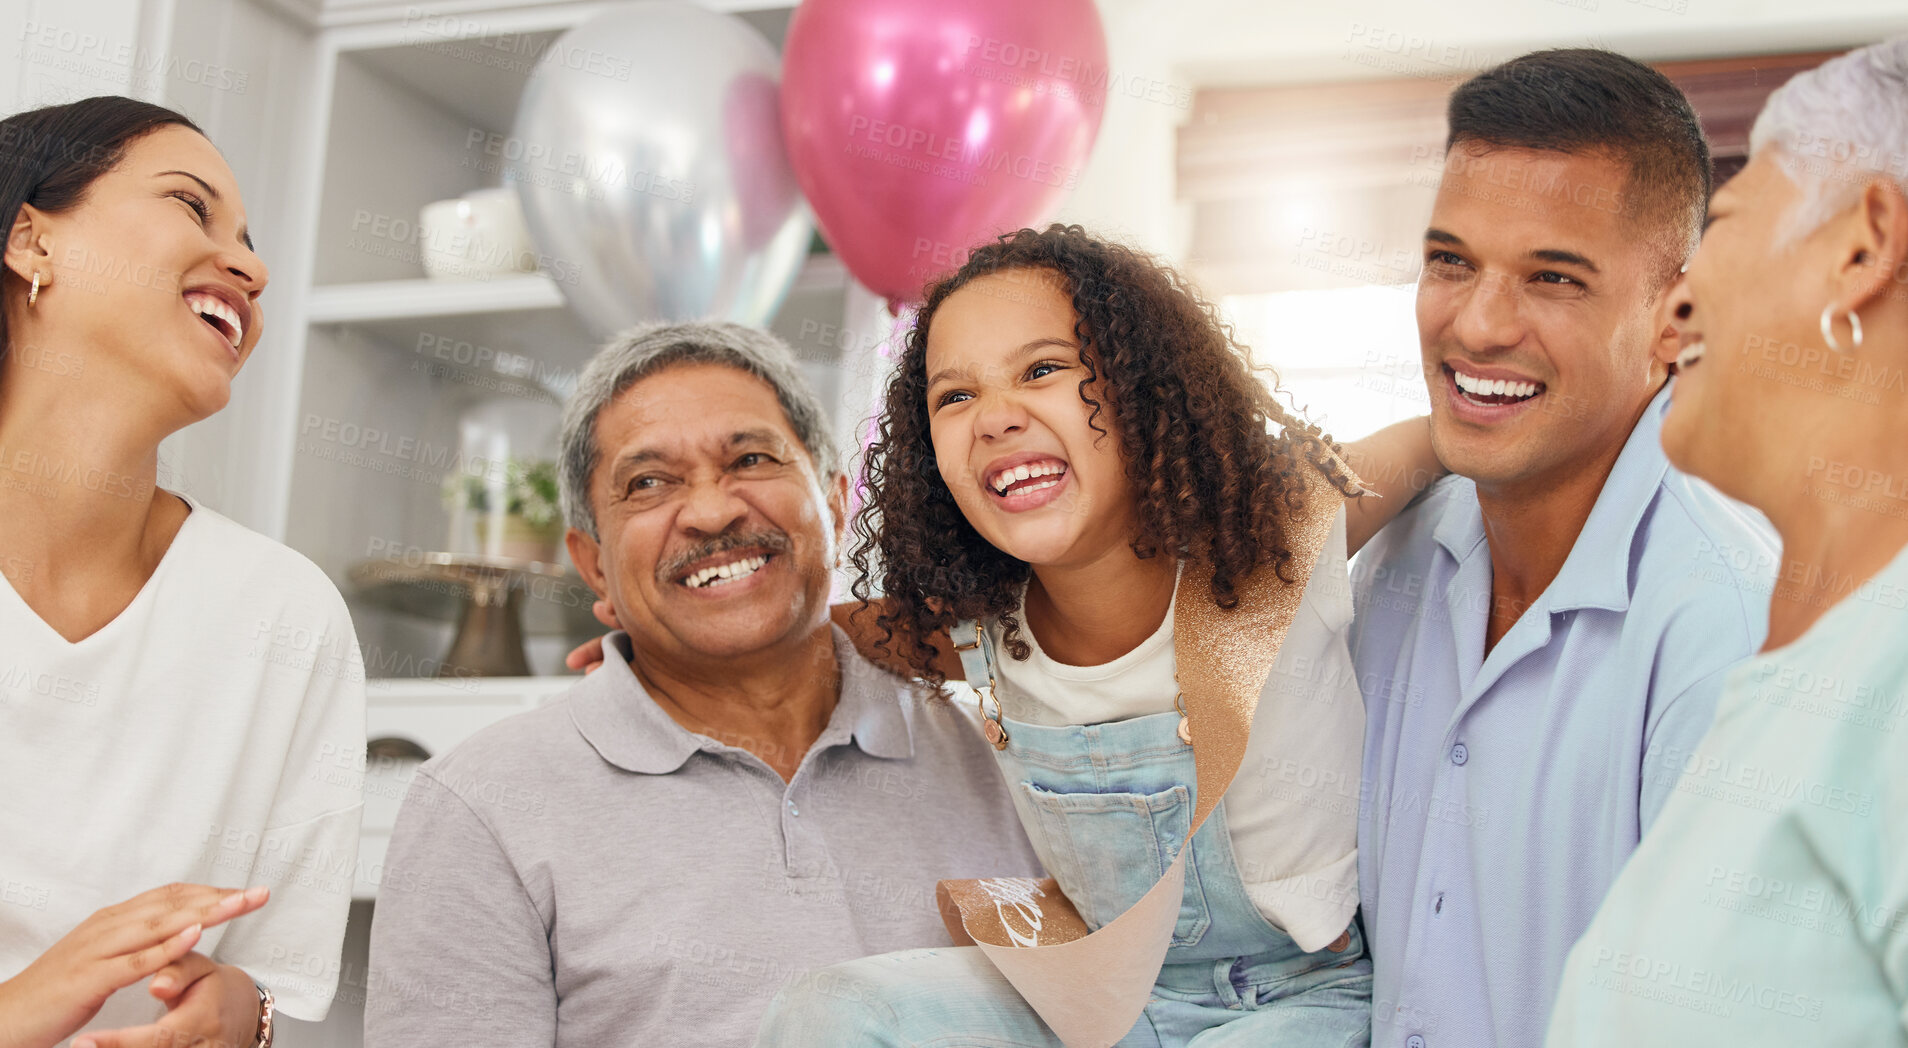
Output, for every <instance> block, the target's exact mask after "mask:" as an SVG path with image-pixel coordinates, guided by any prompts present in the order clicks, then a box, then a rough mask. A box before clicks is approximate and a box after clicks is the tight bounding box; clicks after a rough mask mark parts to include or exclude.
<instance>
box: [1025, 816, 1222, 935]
mask: <svg viewBox="0 0 1908 1048" xmlns="http://www.w3.org/2000/svg"><path fill="white" fill-rule="evenodd" d="M1020 789H1021V792H1022V793H1023V794H1025V796H1026V797H1027V799H1028V801H1029V802H1030V805H1031V807H1032V809H1033V812H1034V815H1035V817H1036V818H1037V819H1039V820H1040V827H1039V828H1040V832H1041V835H1042V836H1043V837H1045V838H1046V840H1047V844H1048V847H1047V849H1046V850H1047V852H1048V856H1047V858H1048V860H1049V861H1048V866H1047V873H1048V874H1049V875H1051V876H1052V877H1053V879H1054V880H1055V881H1057V882H1058V883H1059V885H1060V890H1061V891H1063V892H1066V893H1067V898H1068V899H1070V900H1072V902H1073V905H1074V908H1075V909H1078V910H1079V911H1080V916H1081V918H1083V919H1084V920H1085V921H1086V923H1087V927H1089V928H1092V929H1094V930H1096V931H1097V930H1098V929H1099V928H1100V927H1102V926H1103V925H1105V924H1106V923H1107V922H1108V921H1111V920H1112V919H1113V918H1115V917H1118V916H1119V915H1120V914H1122V913H1125V912H1126V910H1127V908H1129V907H1131V906H1132V905H1133V904H1134V903H1136V902H1138V901H1139V900H1140V896H1142V895H1145V894H1146V892H1147V890H1148V889H1149V888H1151V887H1152V886H1153V884H1154V883H1155V882H1157V881H1158V880H1159V878H1160V877H1161V875H1163V874H1164V873H1165V872H1166V868H1167V867H1168V866H1171V865H1172V862H1173V858H1174V856H1176V855H1178V854H1179V849H1180V848H1182V847H1184V846H1185V844H1186V830H1187V829H1188V828H1189V827H1190V826H1191V825H1192V793H1191V791H1189V790H1188V789H1186V787H1184V786H1173V787H1171V788H1169V789H1166V790H1162V791H1160V792H1158V793H1055V792H1053V791H1052V790H1046V789H1042V788H1041V787H1039V786H1036V785H1034V784H1033V783H1031V782H1022V783H1021V784H1020ZM1193 860H1194V855H1188V856H1186V889H1185V892H1184V893H1183V894H1182V896H1181V898H1180V903H1179V921H1178V923H1177V924H1175V925H1174V927H1173V945H1174V946H1191V945H1192V944H1194V943H1196V942H1198V941H1199V939H1200V937H1201V936H1203V935H1205V934H1206V929H1207V927H1209V926H1210V925H1211V924H1212V914H1211V911H1210V910H1208V909H1207V906H1206V893H1205V890H1204V889H1203V887H1202V886H1201V885H1200V883H1199V870H1198V869H1197V868H1196V867H1195V866H1194V864H1193Z"/></svg>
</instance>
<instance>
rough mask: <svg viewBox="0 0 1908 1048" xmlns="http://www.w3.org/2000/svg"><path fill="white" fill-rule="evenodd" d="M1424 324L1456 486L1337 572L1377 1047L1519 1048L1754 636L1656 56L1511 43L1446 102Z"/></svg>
mask: <svg viewBox="0 0 1908 1048" xmlns="http://www.w3.org/2000/svg"><path fill="white" fill-rule="evenodd" d="M1449 115H1450V130H1449V139H1448V142H1447V157H1446V161H1445V169H1444V178H1443V181H1442V183H1441V185H1440V186H1439V189H1438V194H1437V199H1436V203H1435V204H1434V206H1433V210H1432V214H1431V220H1430V223H1429V228H1428V229H1427V230H1426V232H1425V237H1424V272H1423V276H1422V277H1421V279H1420V282H1419V285H1418V306H1417V312H1418V333H1419V338H1420V342H1421V348H1422V352H1423V361H1424V367H1425V377H1426V382H1427V385H1428V386H1429V387H1430V393H1431V408H1432V410H1431V420H1432V421H1431V433H1432V443H1433V446H1434V447H1435V448H1436V449H1437V453H1438V457H1439V458H1440V459H1441V460H1442V461H1443V462H1444V464H1445V465H1447V466H1448V467H1450V469H1451V471H1452V473H1454V474H1456V476H1453V477H1451V478H1449V479H1447V480H1445V481H1442V482H1440V483H1439V484H1437V485H1436V486H1435V487H1433V488H1432V490H1431V492H1430V493H1429V494H1428V495H1427V496H1426V497H1425V498H1424V499H1423V500H1422V501H1421V502H1420V503H1419V504H1418V505H1416V506H1414V507H1412V508H1410V509H1409V510H1407V511H1406V512H1405V513H1403V514H1401V515H1400V516H1399V517H1398V519H1397V521H1396V522H1395V523H1393V524H1392V525H1391V527H1390V528H1388V529H1387V530H1386V531H1384V532H1381V533H1380V534H1379V536H1378V537H1377V538H1376V539H1375V540H1373V542H1372V543H1371V545H1370V546H1368V547H1366V549H1365V551H1364V552H1363V553H1362V554H1361V556H1360V557H1359V560H1358V562H1357V563H1356V565H1355V566H1354V569H1353V578H1354V587H1355V598H1354V605H1355V607H1356V609H1357V617H1356V620H1355V622H1354V626H1353V632H1352V638H1351V649H1352V655H1353V658H1354V660H1355V662H1356V665H1357V669H1358V676H1359V679H1360V682H1361V684H1362V685H1363V686H1364V688H1365V692H1366V706H1367V712H1366V736H1365V757H1364V784H1363V796H1362V798H1361V810H1360V820H1359V822H1360V825H1359V836H1358V860H1359V885H1360V897H1361V901H1362V905H1363V908H1364V920H1365V928H1366V932H1367V938H1368V940H1369V942H1370V943H1371V950H1372V957H1373V962H1374V976H1375V988H1374V993H1373V1010H1374V1015H1373V1027H1372V1043H1373V1044H1374V1045H1376V1046H1381V1048H1440V1046H1452V1048H1489V1046H1494V1045H1501V1046H1504V1048H1521V1046H1526V1045H1534V1044H1538V1043H1540V1042H1541V1041H1542V1039H1543V1034H1544V1024H1545V1021H1546V1019H1547V1018H1548V1015H1549V1012H1550V1008H1551V1004H1552V1001H1553V1000H1554V999H1555V997H1556V994H1557V989H1558V982H1559V977H1560V974H1561V972H1562V968H1563V963H1564V959H1565V956H1566V954H1567V953H1568V951H1569V949H1570V947H1571V945H1572V944H1573V943H1574V942H1575V941H1576V939H1577V937H1578V936H1579V935H1580V934H1582V932H1583V930H1584V928H1585V927H1586V926H1587V925H1588V923H1589V921H1590V917H1591V915H1592V914H1593V913H1594V912H1595V910H1596V908H1597V905H1598V903H1599V902H1600V901H1601V900H1602V898H1603V896H1604V895H1605V893H1606V892H1607V891H1608V890H1609V888H1610V885H1611V883H1612V881H1613V880H1614V879H1615V877H1616V874H1617V871H1618V870H1619V869H1620V868H1621V867H1622V865H1623V863H1624V860H1625V859H1626V858H1627V857H1628V856H1629V854H1630V853H1631V852H1632V851H1633V850H1634V849H1635V848H1636V846H1637V842H1638V840H1639V838H1640V837H1641V835H1642V833H1643V831H1644V830H1645V829H1647V828H1648V826H1649V825H1650V823H1651V821H1652V820H1653V819H1654V818H1655V816H1656V814H1657V812H1658V811H1659V810H1660V809H1661V808H1662V806H1663V804H1664V802H1665V800H1666V799H1667V798H1668V796H1669V794H1670V792H1671V791H1672V790H1673V789H1674V788H1675V787H1676V784H1677V777H1678V775H1679V773H1680V772H1681V770H1682V767H1683V765H1684V762H1685V761H1686V760H1687V759H1688V757H1689V754H1690V751H1691V749H1692V747H1693V746H1694V745H1695V743H1696V741H1697V740H1698V739H1699V738H1700V737H1701V736H1702V734H1703V732H1704V731H1705V730H1706V729H1707V728H1708V727H1709V723H1710V720H1711V717H1712V715H1713V712H1714V709H1715V704H1716V700H1717V697H1718V695H1719V693H1720V689H1721V685H1722V680H1723V677H1724V675H1725V673H1726V672H1727V670H1728V669H1729V668H1730V667H1731V666H1733V665H1734V664H1735V663H1737V662H1738V661H1740V660H1742V659H1743V658H1745V657H1746V656H1748V655H1749V654H1750V653H1751V652H1752V651H1753V650H1754V649H1755V647H1756V646H1757V644H1759V643H1760V642H1761V640H1762V637H1763V633H1764V631H1765V628H1766V613H1767V598H1766V594H1767V592H1768V585H1769V583H1770V581H1771V580H1772V578H1773V575H1774V570H1775V564H1776V557H1775V550H1774V546H1773V541H1772V535H1771V533H1770V532H1769V531H1768V530H1767V528H1766V524H1764V523H1763V522H1761V521H1760V520H1759V519H1757V518H1755V517H1753V516H1752V515H1750V514H1749V513H1748V512H1747V511H1745V510H1743V509H1742V508H1741V507H1739V506H1736V505H1735V504H1734V503H1731V502H1729V501H1728V500H1726V499H1724V498H1723V497H1722V496H1720V495H1718V494H1717V493H1715V491H1714V490H1713V489H1710V488H1709V487H1707V486H1706V485H1704V484H1702V483H1700V482H1698V481H1695V480H1692V479H1691V478H1689V477H1687V476H1684V475H1683V474H1681V473H1678V472H1676V471H1675V470H1673V469H1671V468H1670V467H1669V464H1668V462H1667V460H1666V459H1665V458H1664V455H1663V451H1662V448H1661V445H1660V442H1659V440H1658V435H1659V433H1660V432H1661V430H1662V420H1663V413H1664V410H1665V408H1666V407H1667V406H1668V402H1669V397H1670V396H1671V390H1672V387H1673V386H1674V380H1673V379H1672V378H1671V377H1670V371H1671V368H1670V365H1671V363H1672V362H1673V361H1674V360H1675V358H1676V353H1677V350H1678V348H1679V347H1678V338H1677V335H1676V333H1675V332H1674V330H1673V329H1672V328H1670V327H1669V326H1668V325H1667V323H1666V322H1665V320H1666V318H1663V317H1660V316H1659V311H1660V308H1661V306H1662V299H1663V298H1664V293H1665V292H1666V291H1667V290H1668V288H1669V287H1670V286H1671V283H1672V281H1674V279H1675V278H1676V275H1677V272H1678V269H1679V268H1680V266H1681V265H1682V263H1683V262H1684V260H1685V259H1686V258H1688V256H1689V253H1690V252H1691V251H1692V250H1693V249H1694V247H1695V243H1696V240H1697V237H1698V236H1699V234H1700V231H1701V227H1702V222H1703V215H1704V210H1705V206H1706V203H1707V200H1708V195H1709V185H1710V166H1709V150H1708V145H1707V143H1706V142H1705V141H1704V139H1703V135H1702V131H1701V129H1700V127H1699V125H1698V124H1697V121H1696V117H1695V114H1694V113H1693V112H1692V111H1691V110H1690V107H1689V103H1688V102H1687V100H1686V99H1684V98H1683V96H1682V94H1681V93H1680V92H1679V91H1677V89H1676V88H1675V86H1674V85H1672V84H1671V83H1670V82H1669V81H1668V80H1667V79H1665V78H1664V77H1663V76H1662V75H1661V74H1659V73H1657V72H1655V71H1653V70H1651V69H1649V68H1648V67H1646V66H1643V65H1641V64H1639V63H1637V62H1634V61H1632V60H1630V59H1627V58H1624V57H1622V56H1620V55H1616V54H1612V53H1610V52H1607V51H1596V50H1566V51H1548V52H1540V53H1537V54H1531V55H1526V56H1524V57H1522V58H1518V59H1515V60H1513V61H1511V62H1508V63H1505V64H1504V65H1501V66H1498V67H1497V68H1495V69H1492V70H1490V71H1488V72H1486V73H1484V74H1482V75H1480V76H1478V77H1477V78H1475V79H1473V80H1471V81H1469V82H1467V83H1465V84H1464V85H1463V86H1461V87H1459V88H1458V89H1457V91H1456V92H1454V93H1453V95H1452V97H1451V101H1450V114H1449Z"/></svg>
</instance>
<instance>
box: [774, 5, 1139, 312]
mask: <svg viewBox="0 0 1908 1048" xmlns="http://www.w3.org/2000/svg"><path fill="white" fill-rule="evenodd" d="M1116 83H1117V82H1116V81H1115V80H1114V79H1113V78H1112V77H1111V76H1110V75H1109V74H1108V72H1107V65H1106V34H1105V31H1104V30H1103V29H1102V28H1101V26H1100V15H1099V12H1098V11H1097V10H1095V8H1094V5H1093V0H805V2H804V3H802V4H801V5H800V6H798V7H797V8H796V9H795V14H794V16H793V17H792V18H791V19H790V21H789V26H788V37H787V40H786V41H785V43H784V45H783V58H782V132H783V137H784V138H785V140H786V142H787V147H788V159H789V165H790V166H791V167H793V168H794V169H795V178H796V181H797V182H798V183H800V185H801V187H802V192H803V193H804V194H806V195H807V197H808V202H809V205H810V206H811V207H812V208H813V209H814V211H815V218H816V221H817V222H818V223H819V224H820V226H821V229H822V235H823V236H824V237H826V238H827V240H828V243H829V244H830V245H831V246H832V247H833V248H834V249H835V253H836V254H838V255H840V256H841V260H842V262H843V263H844V264H846V265H847V267H848V271H849V272H850V273H852V274H854V276H855V279H857V280H859V281H860V282H861V283H862V284H863V285H865V286H866V287H867V288H868V289H869V290H871V291H874V292H875V293H877V294H880V295H883V296H885V297H886V298H887V299H888V300H889V302H890V304H899V303H903V302H913V301H917V300H918V299H919V298H920V294H921V290H922V287H923V286H924V285H925V284H926V283H927V282H928V281H930V280H931V279H933V278H935V277H937V276H941V275H944V274H946V273H948V272H950V271H952V270H954V269H956V268H959V266H960V264H961V263H962V262H963V261H965V260H966V258H967V253H968V252H969V251H970V250H972V249H973V248H974V247H975V246H976V245H978V244H980V243H982V242H984V241H986V240H989V239H991V238H993V237H994V236H997V235H998V234H1000V233H1004V232H1010V231H1012V230H1015V229H1019V228H1021V227H1022V226H1029V225H1034V224H1037V223H1040V222H1043V221H1045V220H1046V219H1047V218H1049V217H1050V216H1051V215H1052V214H1053V212H1054V210H1055V209H1056V208H1058V207H1059V205H1060V201H1061V200H1062V199H1063V198H1065V196H1066V194H1067V193H1068V192H1069V191H1070V190H1072V189H1073V187H1074V186H1075V184H1076V183H1077V182H1078V181H1079V178H1080V174H1081V170H1082V168H1083V166H1084V165H1085V163H1086V159H1087V155H1088V154H1089V153H1091V152H1092V150H1093V139H1094V136H1095V135H1096V134H1098V133H1099V129H1100V116H1101V113H1102V112H1103V111H1104V110H1105V108H1106V93H1107V91H1108V89H1109V87H1110V86H1116Z"/></svg>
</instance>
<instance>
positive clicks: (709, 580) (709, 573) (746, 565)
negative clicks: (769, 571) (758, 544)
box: [682, 556, 768, 589]
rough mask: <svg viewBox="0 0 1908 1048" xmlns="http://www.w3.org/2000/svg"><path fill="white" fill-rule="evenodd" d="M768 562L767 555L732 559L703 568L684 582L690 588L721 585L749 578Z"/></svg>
mask: <svg viewBox="0 0 1908 1048" xmlns="http://www.w3.org/2000/svg"><path fill="white" fill-rule="evenodd" d="M767 563H768V558H767V557H761V556H756V557H750V558H748V559H747V560H737V561H731V562H729V563H727V564H717V565H715V566H714V567H709V568H703V569H702V570H701V571H698V572H696V573H695V574H694V575H691V576H689V577H688V578H686V579H683V580H682V584H683V585H685V586H687V587H689V588H690V589H703V588H705V587H708V586H720V585H722V584H724V583H727V582H733V581H735V580H736V579H741V578H747V577H748V576H750V575H753V574H755V573H756V572H757V571H760V570H761V569H762V565H764V564H767Z"/></svg>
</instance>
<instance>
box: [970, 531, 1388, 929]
mask: <svg viewBox="0 0 1908 1048" xmlns="http://www.w3.org/2000/svg"><path fill="white" fill-rule="evenodd" d="M1346 564H1347V558H1346V556H1345V511H1344V510H1343V509H1342V508H1341V509H1340V510H1339V511H1338V518H1337V520H1336V521H1334V522H1333V524H1332V533H1331V535H1330V537H1328V538H1327V539H1326V541H1325V548H1324V549H1323V550H1322V551H1320V553H1319V558H1318V563H1317V564H1316V565H1314V566H1313V568H1312V576H1311V580H1310V582H1309V583H1307V585H1306V587H1305V593H1304V594H1303V596H1302V597H1301V598H1300V601H1299V610H1298V614H1297V615H1296V616H1295V617H1294V618H1293V620H1292V625H1291V627H1290V629H1288V631H1287V632H1286V635H1285V642H1284V644H1283V645H1282V646H1281V647H1280V648H1279V656H1278V660H1277V661H1276V662H1275V663H1274V664H1273V667H1272V674H1271V676H1270V677H1268V678H1267V679H1266V683H1265V689H1264V691H1262V692H1261V693H1260V696H1259V709H1258V712H1257V713H1256V714H1255V715H1254V718H1253V721H1252V738H1251V739H1250V740H1249V741H1248V742H1247V744H1246V752H1245V758H1244V760H1243V761H1241V763H1240V765H1239V775H1238V778H1237V779H1235V780H1233V783H1232V789H1231V790H1230V791H1228V792H1227V793H1226V799H1225V814H1226V825H1227V829H1228V831H1229V833H1230V834H1231V836H1232V851H1233V856H1234V858H1235V859H1236V860H1237V862H1238V865H1239V873H1240V875H1241V876H1242V878H1243V879H1244V881H1245V888H1246V894H1247V895H1249V896H1250V897H1251V899H1252V902H1253V904H1254V905H1255V906H1257V907H1258V910H1259V912H1260V913H1261V914H1263V915H1264V916H1265V919H1266V920H1268V921H1271V922H1272V923H1273V924H1276V925H1278V926H1279V927H1280V928H1282V929H1284V931H1285V933H1286V934H1287V935H1290V936H1291V937H1292V939H1293V941H1295V942H1297V943H1298V945H1299V947H1300V948H1301V949H1304V950H1306V951H1308V952H1309V951H1314V950H1319V949H1323V948H1324V947H1325V946H1327V945H1328V944H1330V943H1331V942H1332V941H1333V940H1334V939H1336V938H1338V936H1339V934H1340V933H1341V932H1343V931H1344V930H1345V928H1346V926H1347V925H1349V924H1350V923H1351V920H1352V914H1353V912H1354V911H1356V910H1357V909H1358V784H1359V773H1360V757H1361V754H1362V751H1363V747H1364V742H1365V703H1364V697H1363V695H1362V694H1361V693H1360V692H1359V690H1358V681H1357V678H1356V677H1355V676H1354V675H1353V671H1352V660H1351V652H1350V650H1349V649H1348V648H1347V647H1346V641H1345V633H1346V630H1347V629H1348V628H1349V627H1350V625H1351V618H1352V605H1351V583H1350V577H1349V575H1348V574H1347V567H1346ZM1020 621H1021V623H1022V629H1021V631H1020V635H1021V637H1022V638H1023V639H1025V640H1026V641H1027V644H1028V646H1029V647H1031V648H1032V649H1033V653H1032V655H1031V656H1030V657H1029V658H1028V659H1027V660H1026V661H1025V662H1022V661H1019V660H1017V659H1015V658H1013V657H1012V656H1011V655H1008V654H1007V649H1006V647H1005V646H1004V645H1003V644H1002V643H1001V629H1000V624H999V622H997V621H996V622H992V623H990V624H989V629H990V630H991V632H992V634H993V639H994V650H995V651H997V652H999V653H1000V658H999V662H998V664H997V665H996V666H995V667H994V675H995V680H996V687H995V691H996V693H997V694H998V695H999V697H1000V703H1001V711H1002V713H1004V714H1005V715H1006V716H1007V717H1008V718H1009V719H1010V720H1019V721H1024V722H1026V723H1030V724H1042V725H1063V724H1105V723H1109V722H1112V721H1121V720H1128V719H1130V718H1133V717H1144V716H1147V715H1150V714H1155V713H1164V712H1166V711H1168V710H1171V709H1173V708H1174V706H1173V698H1174V696H1176V695H1178V694H1179V687H1178V685H1177V683H1175V678H1174V673H1175V671H1176V669H1177V660H1176V658H1175V656H1174V654H1173V610H1172V607H1171V606H1170V605H1168V607H1167V609H1166V621H1165V622H1163V623H1161V624H1160V627H1159V629H1158V630H1157V631H1155V632H1154V633H1153V635H1152V636H1150V637H1148V638H1146V640H1145V641H1143V642H1141V643H1140V645H1139V647H1137V648H1134V649H1133V650H1132V651H1129V652H1127V653H1126V654H1124V655H1122V656H1120V657H1119V658H1117V659H1114V660H1113V661H1112V662H1108V663H1103V664H1101V665H1098V666H1068V665H1065V664H1063V663H1059V662H1055V661H1054V660H1053V658H1052V657H1050V656H1049V655H1048V654H1047V653H1046V652H1045V651H1043V650H1041V648H1040V642H1039V640H1038V639H1037V638H1035V637H1034V635H1033V631H1032V630H1031V629H1029V628H1026V625H1025V624H1026V621H1027V619H1026V611H1025V605H1024V600H1023V606H1022V610H1021V615H1020Z"/></svg>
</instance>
